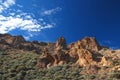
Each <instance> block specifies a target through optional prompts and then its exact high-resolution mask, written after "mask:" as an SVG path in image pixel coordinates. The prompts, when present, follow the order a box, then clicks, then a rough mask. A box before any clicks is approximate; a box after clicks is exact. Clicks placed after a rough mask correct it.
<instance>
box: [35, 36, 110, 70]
mask: <svg viewBox="0 0 120 80" xmlns="http://www.w3.org/2000/svg"><path fill="white" fill-rule="evenodd" d="M100 49H101V46H100V45H99V44H98V42H97V41H96V39H95V38H92V37H86V38H84V39H82V40H79V41H77V42H75V43H72V44H70V45H68V47H66V40H65V38H63V37H60V38H58V40H57V41H56V43H55V46H54V49H53V52H52V53H50V51H49V50H45V51H43V53H42V55H41V56H40V58H39V61H38V64H37V66H38V65H43V63H44V67H46V68H47V67H48V66H49V67H50V66H57V65H60V64H65V63H69V62H72V63H74V64H75V65H79V66H81V67H86V66H87V65H88V64H89V65H91V66H92V65H96V66H108V65H109V64H108V62H107V60H105V59H103V58H102V56H101V54H100V53H99V50H100ZM43 55H44V56H43ZM96 57H99V58H96ZM44 59H46V61H48V62H44V61H42V60H44ZM97 59H99V60H97ZM100 61H101V62H100Z"/></svg>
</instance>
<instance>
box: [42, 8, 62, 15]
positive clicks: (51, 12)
mask: <svg viewBox="0 0 120 80" xmlns="http://www.w3.org/2000/svg"><path fill="white" fill-rule="evenodd" d="M61 10H62V8H60V7H56V8H54V9H50V10H45V11H43V12H42V14H43V15H51V14H55V13H56V12H58V11H61Z"/></svg>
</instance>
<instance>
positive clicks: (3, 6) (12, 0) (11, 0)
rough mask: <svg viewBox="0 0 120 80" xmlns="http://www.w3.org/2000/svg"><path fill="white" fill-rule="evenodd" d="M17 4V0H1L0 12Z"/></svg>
mask: <svg viewBox="0 0 120 80" xmlns="http://www.w3.org/2000/svg"><path fill="white" fill-rule="evenodd" d="M14 4H15V0H6V1H4V2H3V1H0V13H2V11H3V10H6V9H8V8H9V7H10V6H12V5H14Z"/></svg>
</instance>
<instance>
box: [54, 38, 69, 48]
mask: <svg viewBox="0 0 120 80" xmlns="http://www.w3.org/2000/svg"><path fill="white" fill-rule="evenodd" d="M55 47H56V48H57V47H60V48H61V49H66V47H67V45H66V39H65V38H64V37H62V36H61V37H60V38H59V39H58V40H57V41H56V44H55Z"/></svg>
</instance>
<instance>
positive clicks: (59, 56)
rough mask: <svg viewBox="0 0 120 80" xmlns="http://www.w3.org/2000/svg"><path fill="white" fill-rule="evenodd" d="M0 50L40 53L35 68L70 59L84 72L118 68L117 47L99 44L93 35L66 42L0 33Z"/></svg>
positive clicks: (119, 56)
mask: <svg viewBox="0 0 120 80" xmlns="http://www.w3.org/2000/svg"><path fill="white" fill-rule="evenodd" d="M0 50H1V51H5V52H6V54H11V53H12V52H13V51H23V52H24V51H30V52H34V53H36V54H39V57H38V58H37V62H36V65H35V66H36V67H37V68H48V69H49V68H50V67H52V66H59V65H64V64H69V63H72V64H71V66H79V67H84V68H86V70H87V73H90V74H92V73H98V72H101V71H100V70H99V68H101V67H104V66H105V67H110V68H108V71H110V70H116V69H117V70H120V50H111V49H109V48H107V47H102V46H101V45H100V44H99V43H98V42H97V40H96V39H95V38H93V37H85V38H83V39H82V40H78V41H76V42H73V43H71V44H69V45H67V44H66V39H65V38H64V37H62V36H61V37H60V38H58V40H57V41H56V42H55V43H52V42H51V43H48V42H38V41H32V42H29V41H26V40H25V39H24V38H23V37H22V36H12V35H10V34H0Z"/></svg>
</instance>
